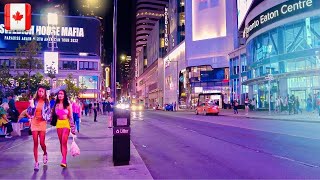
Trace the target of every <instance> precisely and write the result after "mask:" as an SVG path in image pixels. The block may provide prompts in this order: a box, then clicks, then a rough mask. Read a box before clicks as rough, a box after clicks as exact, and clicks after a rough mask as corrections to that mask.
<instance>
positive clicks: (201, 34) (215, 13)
mask: <svg viewBox="0 0 320 180" xmlns="http://www.w3.org/2000/svg"><path fill="white" fill-rule="evenodd" d="M227 1H228V0H192V40H193V41H200V40H206V39H213V38H219V37H225V36H226V35H227V22H226V18H227V9H226V3H227ZM208 17H213V18H214V17H219V18H215V19H214V21H213V20H212V19H211V18H208Z"/></svg>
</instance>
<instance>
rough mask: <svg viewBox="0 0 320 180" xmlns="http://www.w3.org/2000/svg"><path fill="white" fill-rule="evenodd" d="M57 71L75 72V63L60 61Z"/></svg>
mask: <svg viewBox="0 0 320 180" xmlns="http://www.w3.org/2000/svg"><path fill="white" fill-rule="evenodd" d="M59 69H61V70H77V61H60V62H59Z"/></svg>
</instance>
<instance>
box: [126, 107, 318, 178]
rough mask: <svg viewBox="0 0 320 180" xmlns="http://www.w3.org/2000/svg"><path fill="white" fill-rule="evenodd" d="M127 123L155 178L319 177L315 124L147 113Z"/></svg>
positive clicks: (133, 115) (137, 115) (135, 115)
mask: <svg viewBox="0 0 320 180" xmlns="http://www.w3.org/2000/svg"><path fill="white" fill-rule="evenodd" d="M131 126H132V138H131V140H132V141H133V143H134V145H135V146H136V148H137V150H138V152H139V154H140V155H141V156H142V158H143V160H144V162H145V163H146V166H147V167H148V169H149V171H150V172H151V175H152V176H153V178H155V179H190V178H193V179H214V178H219V179H221V178H224V179H226V178H228V179H229V178H237V179H239V178H245V179H256V178H264V179H284V178H295V179H301V178H303V179H306V178H313V179H314V178H316V179H319V178H320V155H319V150H320V138H319V135H317V134H319V131H318V130H319V127H316V126H318V124H312V123H309V124H308V123H294V122H280V121H268V120H261V119H259V120H255V119H246V118H236V117H223V116H208V117H207V116H195V115H192V114H190V113H189V114H188V113H174V112H162V111H145V112H141V113H133V114H132V125H131Z"/></svg>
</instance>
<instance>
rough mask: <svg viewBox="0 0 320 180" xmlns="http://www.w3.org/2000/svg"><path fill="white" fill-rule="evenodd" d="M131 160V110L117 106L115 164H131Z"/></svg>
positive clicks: (115, 118) (114, 123) (114, 119)
mask: <svg viewBox="0 0 320 180" xmlns="http://www.w3.org/2000/svg"><path fill="white" fill-rule="evenodd" d="M129 161H130V111H129V110H127V109H120V108H115V109H114V112H113V164H114V166H122V165H129Z"/></svg>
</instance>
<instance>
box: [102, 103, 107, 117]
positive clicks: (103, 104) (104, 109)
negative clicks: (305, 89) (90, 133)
mask: <svg viewBox="0 0 320 180" xmlns="http://www.w3.org/2000/svg"><path fill="white" fill-rule="evenodd" d="M106 106H107V103H106V101H103V102H102V111H103V115H105V114H106Z"/></svg>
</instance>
